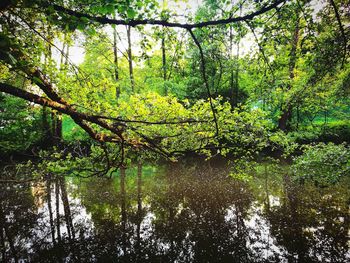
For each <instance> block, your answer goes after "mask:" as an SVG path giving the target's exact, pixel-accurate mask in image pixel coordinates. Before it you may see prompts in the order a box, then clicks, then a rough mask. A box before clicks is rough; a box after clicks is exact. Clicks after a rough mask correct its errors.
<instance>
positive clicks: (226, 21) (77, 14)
mask: <svg viewBox="0 0 350 263" xmlns="http://www.w3.org/2000/svg"><path fill="white" fill-rule="evenodd" d="M285 1H288V0H277V1H275V2H273V3H272V4H270V5H265V6H264V7H262V8H261V9H260V10H258V11H255V12H253V13H250V14H247V15H244V16H238V17H230V18H226V19H219V20H212V21H205V22H199V23H193V24H188V23H178V22H168V21H166V20H151V19H141V20H134V19H132V20H128V21H127V20H121V19H112V18H108V17H101V16H93V15H90V14H86V13H82V12H78V11H74V10H71V9H68V8H65V7H63V6H59V5H50V4H49V3H46V4H43V6H44V7H49V6H51V7H53V8H54V9H55V10H56V11H58V12H62V13H65V14H68V15H71V16H75V17H78V18H83V17H85V18H88V19H90V20H91V21H94V22H98V23H100V24H114V25H126V26H132V27H135V26H138V25H158V26H165V27H178V28H184V29H187V30H189V29H193V28H202V27H207V26H216V25H223V24H229V23H236V22H240V21H245V20H251V19H253V18H254V17H256V16H259V15H261V14H264V13H266V12H268V11H270V10H272V9H274V8H276V7H277V6H278V5H279V4H281V3H283V2H285Z"/></svg>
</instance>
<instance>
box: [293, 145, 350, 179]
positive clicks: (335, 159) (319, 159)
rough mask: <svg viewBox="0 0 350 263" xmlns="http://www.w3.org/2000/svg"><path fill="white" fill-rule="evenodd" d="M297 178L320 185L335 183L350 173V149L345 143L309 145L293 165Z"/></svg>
mask: <svg viewBox="0 0 350 263" xmlns="http://www.w3.org/2000/svg"><path fill="white" fill-rule="evenodd" d="M292 170H293V174H294V176H295V177H296V178H298V179H302V180H310V181H313V182H315V183H317V184H319V185H328V184H332V183H335V182H337V181H339V180H340V178H342V177H345V176H349V175H350V150H349V148H348V147H347V146H346V145H345V144H340V145H335V144H333V143H328V144H324V143H319V144H316V145H308V146H306V147H305V150H304V152H303V154H302V155H301V156H298V157H296V158H295V159H294V164H293V165H292Z"/></svg>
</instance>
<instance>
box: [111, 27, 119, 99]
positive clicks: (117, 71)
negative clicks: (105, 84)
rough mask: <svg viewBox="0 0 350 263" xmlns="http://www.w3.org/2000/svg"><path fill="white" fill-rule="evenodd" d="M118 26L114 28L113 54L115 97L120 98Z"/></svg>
mask: <svg viewBox="0 0 350 263" xmlns="http://www.w3.org/2000/svg"><path fill="white" fill-rule="evenodd" d="M117 44H118V42H117V28H116V27H114V28H113V54H114V79H115V82H116V87H115V97H116V99H118V98H119V97H120V88H119V83H118V82H119V69H118V46H117Z"/></svg>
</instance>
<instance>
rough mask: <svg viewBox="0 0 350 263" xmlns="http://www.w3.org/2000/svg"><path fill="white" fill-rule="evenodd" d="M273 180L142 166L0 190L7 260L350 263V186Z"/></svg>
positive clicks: (205, 166) (0, 234) (0, 241)
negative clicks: (113, 173) (108, 174)
mask: <svg viewBox="0 0 350 263" xmlns="http://www.w3.org/2000/svg"><path fill="white" fill-rule="evenodd" d="M271 173H272V171H267V169H265V170H264V173H263V176H262V177H261V178H259V177H256V179H255V180H254V181H252V182H250V183H249V184H247V183H244V182H240V181H237V180H234V179H232V178H230V177H228V174H229V168H228V167H227V166H219V167H214V166H211V165H210V164H209V163H193V164H191V165H188V164H186V165H184V164H181V163H178V164H171V165H168V166H163V167H158V168H157V169H154V167H151V166H148V165H142V164H141V163H137V164H136V165H135V166H134V167H129V168H128V169H125V168H121V169H120V171H119V174H118V175H117V176H115V177H114V179H112V180H110V179H105V178H91V179H86V180H78V179H67V178H64V177H56V176H53V175H48V176H46V177H45V179H44V181H42V182H40V183H39V184H36V185H34V186H31V185H30V184H21V185H10V186H9V185H0V190H1V192H0V197H1V199H0V200H1V203H0V246H1V250H0V251H1V259H0V261H1V262H9V261H10V262H11V261H12V262H19V261H21V260H27V261H32V262H174V261H176V262H281V261H284V262H325V261H328V262H346V260H348V259H349V252H348V243H347V242H348V239H347V234H348V231H349V221H350V220H349V210H348V209H349V191H350V190H349V189H348V187H347V186H346V185H347V184H346V183H344V184H342V186H341V185H335V186H332V187H329V188H326V189H319V188H316V187H315V186H313V185H304V186H300V185H296V184H295V183H293V182H291V181H290V180H289V178H288V176H285V177H284V179H283V180H278V181H277V182H276V181H275V180H274V179H273V178H274V177H273V176H271ZM279 178H281V177H279ZM271 200H272V201H271ZM276 200H277V201H276Z"/></svg>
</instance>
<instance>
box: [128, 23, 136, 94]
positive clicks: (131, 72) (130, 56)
mask: <svg viewBox="0 0 350 263" xmlns="http://www.w3.org/2000/svg"><path fill="white" fill-rule="evenodd" d="M126 33H127V38H128V61H129V76H130V84H131V91H132V92H133V93H134V92H135V80H134V69H133V65H132V49H131V26H127V27H126Z"/></svg>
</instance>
